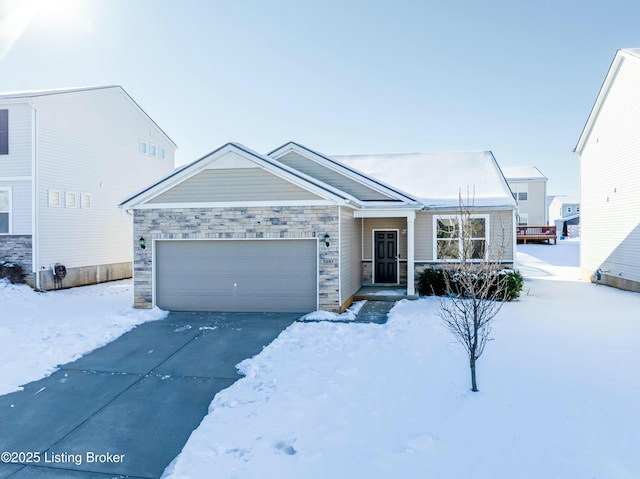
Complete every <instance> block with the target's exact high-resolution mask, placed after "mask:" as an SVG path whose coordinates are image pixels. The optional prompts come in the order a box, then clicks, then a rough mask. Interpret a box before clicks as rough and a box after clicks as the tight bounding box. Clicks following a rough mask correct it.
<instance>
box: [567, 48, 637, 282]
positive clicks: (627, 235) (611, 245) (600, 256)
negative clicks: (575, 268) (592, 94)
mask: <svg viewBox="0 0 640 479" xmlns="http://www.w3.org/2000/svg"><path fill="white" fill-rule="evenodd" d="M574 151H575V152H576V153H578V154H579V155H580V193H581V198H580V210H581V211H580V215H581V218H580V221H581V230H582V232H581V235H582V239H581V247H580V268H581V271H582V276H583V278H584V279H589V278H590V279H592V280H593V279H594V278H595V279H599V281H600V282H603V283H606V284H610V285H612V286H616V287H619V288H622V289H629V290H634V291H640V48H632V49H625V50H618V52H617V53H616V55H615V57H614V59H613V62H612V64H611V67H610V68H609V72H608V73H607V76H606V78H605V80H604V83H603V85H602V87H601V89H600V93H599V94H598V97H597V99H596V102H595V104H594V106H593V109H592V110H591V114H590V115H589V118H588V119H587V123H586V125H585V127H584V130H583V131H582V134H581V135H580V139H579V140H578V144H577V146H576V148H575V150H574Z"/></svg>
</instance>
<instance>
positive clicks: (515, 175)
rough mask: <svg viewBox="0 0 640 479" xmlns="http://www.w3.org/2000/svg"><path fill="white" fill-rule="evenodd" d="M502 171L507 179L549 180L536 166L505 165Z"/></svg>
mask: <svg viewBox="0 0 640 479" xmlns="http://www.w3.org/2000/svg"><path fill="white" fill-rule="evenodd" d="M502 173H503V174H504V177H505V179H506V180H507V181H517V180H520V181H527V180H528V181H531V180H539V181H547V177H546V176H544V175H543V174H542V172H541V171H540V170H539V169H538V168H536V167H535V166H503V167H502Z"/></svg>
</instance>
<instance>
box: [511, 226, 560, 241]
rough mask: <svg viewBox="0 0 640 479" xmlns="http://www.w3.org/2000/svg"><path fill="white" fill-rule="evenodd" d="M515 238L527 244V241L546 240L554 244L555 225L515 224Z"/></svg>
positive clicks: (555, 238)
mask: <svg viewBox="0 0 640 479" xmlns="http://www.w3.org/2000/svg"><path fill="white" fill-rule="evenodd" d="M516 240H517V241H518V242H522V243H524V244H527V242H530V243H531V242H537V241H546V242H547V243H549V244H551V241H553V244H556V240H557V236H556V227H555V226H516Z"/></svg>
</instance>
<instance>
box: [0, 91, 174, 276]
mask: <svg viewBox="0 0 640 479" xmlns="http://www.w3.org/2000/svg"><path fill="white" fill-rule="evenodd" d="M175 149H176V145H175V144H174V143H173V141H172V140H171V139H170V138H169V137H168V136H167V135H166V134H165V133H164V132H163V131H162V130H161V129H160V127H158V125H156V123H155V122H154V121H153V120H152V119H151V118H150V117H149V116H148V115H147V114H146V113H145V112H144V111H143V110H142V109H141V108H140V106H138V104H137V103H136V102H135V101H134V100H133V99H132V98H131V97H130V96H129V95H128V94H127V93H126V92H125V91H124V90H123V89H122V88H121V87H120V86H102V87H86V88H73V89H63V90H42V91H30V92H12V93H0V260H5V261H11V262H15V263H17V264H20V265H21V266H22V267H23V268H24V270H25V272H27V273H30V274H29V275H28V282H29V283H31V284H32V285H33V286H35V287H36V288H38V289H51V288H53V286H54V281H53V279H54V278H53V274H52V265H54V264H61V265H64V266H65V267H66V272H67V275H66V277H65V279H64V280H63V282H62V286H64V287H66V286H75V285H81V284H91V283H95V282H101V281H108V280H113V279H120V278H125V277H130V276H131V273H132V268H131V262H132V246H131V244H132V239H133V236H132V234H133V233H132V219H131V216H130V215H128V214H126V213H125V212H124V211H122V210H121V209H119V208H118V203H119V202H120V201H121V200H122V198H123V197H124V196H126V195H128V194H131V193H132V192H134V191H136V190H138V189H140V188H141V187H142V186H143V185H145V184H147V183H149V182H150V181H152V180H153V179H155V178H158V177H161V176H163V175H165V174H167V173H169V172H171V171H173V169H174V153H175Z"/></svg>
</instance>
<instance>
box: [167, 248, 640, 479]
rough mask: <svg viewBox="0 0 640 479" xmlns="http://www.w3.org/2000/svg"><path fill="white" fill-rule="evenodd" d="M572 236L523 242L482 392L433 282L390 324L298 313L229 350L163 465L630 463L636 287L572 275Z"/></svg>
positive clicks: (524, 470)
mask: <svg viewBox="0 0 640 479" xmlns="http://www.w3.org/2000/svg"><path fill="white" fill-rule="evenodd" d="M578 247H579V243H577V242H572V241H571V242H564V241H561V242H559V244H558V245H556V246H554V245H526V246H523V247H522V248H519V249H520V251H521V253H520V254H519V261H520V267H521V269H522V271H523V272H525V273H526V275H527V276H528V279H527V280H526V282H525V291H524V293H523V296H522V297H521V299H520V300H518V301H516V302H513V303H509V304H506V305H505V307H504V308H503V310H502V312H501V313H500V315H499V317H498V318H497V320H496V322H495V323H494V330H493V337H494V339H495V341H492V342H491V343H489V344H488V345H487V349H486V350H485V353H484V355H483V356H482V357H481V358H480V360H479V362H478V386H479V388H480V392H478V393H472V392H471V391H470V390H469V388H470V379H469V369H468V360H467V357H466V353H465V352H464V350H463V348H462V347H461V346H460V345H459V344H458V343H456V342H455V341H454V339H453V338H452V336H450V335H449V333H448V332H447V331H446V330H445V329H444V328H443V327H442V326H441V325H440V322H439V319H438V317H437V316H436V314H435V313H436V311H437V309H438V306H439V300H438V299H436V298H423V299H420V300H418V301H406V300H404V301H401V302H399V303H398V304H397V306H396V307H395V308H394V309H393V310H392V312H391V314H390V319H389V321H388V323H387V324H385V325H377V324H348V323H347V324H345V323H335V322H334V323H330V322H320V323H295V324H294V325H292V326H291V327H289V328H288V329H287V330H286V331H284V332H283V333H282V334H281V335H280V336H279V337H278V338H277V339H276V340H275V341H274V342H273V343H272V344H271V345H270V346H268V347H267V348H265V349H264V350H263V351H262V352H261V353H260V354H259V355H257V356H255V357H254V358H252V359H249V360H246V361H243V362H242V363H240V365H239V369H240V370H241V371H242V372H243V373H244V374H246V377H244V378H242V379H241V380H239V381H238V382H236V383H235V384H234V385H232V386H231V387H229V388H228V389H226V390H224V391H222V392H220V393H218V395H216V397H215V398H214V400H213V401H212V403H211V406H210V412H209V415H208V416H206V417H205V418H204V420H203V421H202V423H201V425H200V427H199V428H198V429H196V430H195V431H194V432H193V434H192V436H191V438H190V439H189V441H188V442H187V444H186V445H185V448H184V450H183V451H182V453H181V455H179V456H178V457H177V458H176V460H174V462H173V463H172V464H171V465H170V466H169V467H168V468H167V470H166V471H165V475H164V477H165V479H168V478H171V479H187V478H208V477H212V475H213V476H215V477H220V478H242V479H250V478H263V477H281V478H300V477H304V478H323V479H324V478H326V477H333V478H354V477H366V478H369V479H370V478H389V477H402V478H420V479H424V478H438V479H442V478H462V477H469V476H473V477H474V478H476V479H483V478H487V479H495V478H518V479H528V478H531V479H540V478H545V479H554V478H558V479H560V478H578V477H579V478H598V479H606V478H616V479H624V478H638V477H640V455H638V450H639V447H640V442H639V440H638V430H640V414H638V412H639V411H638V405H639V404H640V375H639V374H638V373H637V366H638V364H640V348H639V347H638V342H639V339H640V321H639V320H638V311H639V310H640V295H639V294H635V293H628V292H623V291H619V290H616V289H612V288H608V287H605V286H598V285H593V284H588V283H583V282H579V281H576V280H575V279H576V278H577V275H578V269H577V268H576V267H575V265H576V264H577V250H578ZM549 280H552V281H549Z"/></svg>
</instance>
